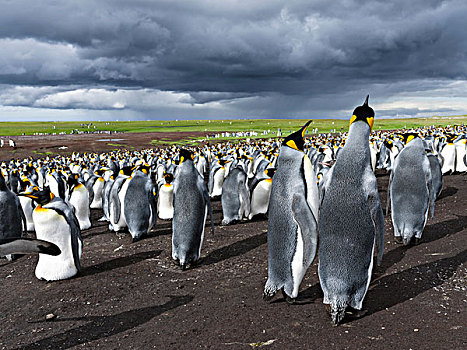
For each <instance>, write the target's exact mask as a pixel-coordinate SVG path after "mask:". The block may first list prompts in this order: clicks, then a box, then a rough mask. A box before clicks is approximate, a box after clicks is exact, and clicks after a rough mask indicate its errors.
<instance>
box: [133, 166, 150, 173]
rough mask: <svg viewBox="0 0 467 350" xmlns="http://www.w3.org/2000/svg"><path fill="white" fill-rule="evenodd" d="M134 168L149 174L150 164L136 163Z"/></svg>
mask: <svg viewBox="0 0 467 350" xmlns="http://www.w3.org/2000/svg"><path fill="white" fill-rule="evenodd" d="M135 169H137V170H140V171H142V172H143V173H145V174H146V175H147V174H149V170H150V169H151V166H150V165H149V164H146V163H142V164H140V165H138V166H137V167H136V168H135Z"/></svg>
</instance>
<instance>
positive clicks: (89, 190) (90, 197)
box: [84, 175, 97, 205]
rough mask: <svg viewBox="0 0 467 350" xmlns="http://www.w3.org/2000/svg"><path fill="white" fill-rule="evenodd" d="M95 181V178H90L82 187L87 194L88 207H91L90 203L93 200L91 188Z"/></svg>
mask: <svg viewBox="0 0 467 350" xmlns="http://www.w3.org/2000/svg"><path fill="white" fill-rule="evenodd" d="M96 179H97V176H95V175H94V176H91V177H90V178H89V179H88V181H86V184H85V185H84V186H85V187H86V189H87V190H88V193H89V205H91V203H92V201H93V200H94V189H93V188H92V187H93V186H94V182H96Z"/></svg>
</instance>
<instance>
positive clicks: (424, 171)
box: [388, 133, 436, 245]
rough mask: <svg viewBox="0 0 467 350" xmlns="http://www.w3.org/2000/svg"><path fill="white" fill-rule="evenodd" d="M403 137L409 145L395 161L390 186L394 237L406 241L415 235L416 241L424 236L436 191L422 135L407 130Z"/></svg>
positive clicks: (400, 241)
mask: <svg viewBox="0 0 467 350" xmlns="http://www.w3.org/2000/svg"><path fill="white" fill-rule="evenodd" d="M404 141H405V142H406V146H405V147H404V149H403V150H402V151H401V152H400V153H399V156H398V157H397V158H396V160H395V162H394V168H393V170H392V172H391V175H390V177H389V186H388V187H389V194H390V196H391V218H392V224H393V226H394V237H395V240H396V242H398V243H404V245H407V244H409V243H410V242H411V241H412V238H413V237H414V236H415V240H414V243H415V244H417V243H418V242H419V240H420V238H421V237H422V233H423V229H424V228H425V224H426V220H427V218H428V210H429V209H431V215H432V217H433V209H434V202H435V199H436V194H435V193H434V191H433V184H432V176H431V166H430V161H429V160H428V157H427V156H426V152H425V146H424V144H423V141H422V139H420V138H419V137H418V136H417V135H416V134H413V133H406V134H404Z"/></svg>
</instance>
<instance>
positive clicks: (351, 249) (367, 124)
mask: <svg viewBox="0 0 467 350" xmlns="http://www.w3.org/2000/svg"><path fill="white" fill-rule="evenodd" d="M374 115H375V113H374V111H373V109H372V108H371V107H369V106H368V96H367V98H366V100H365V103H364V104H363V105H362V106H359V107H357V108H355V110H354V112H353V115H352V118H351V119H350V128H349V135H348V139H347V142H346V144H345V146H344V148H343V149H342V150H341V151H340V152H339V156H338V158H337V160H336V163H335V164H334V166H333V168H332V169H331V170H330V173H329V174H328V175H327V176H326V181H325V183H324V186H323V194H322V202H321V207H320V212H319V241H320V243H319V251H318V255H319V266H318V273H319V279H320V283H321V288H322V289H323V292H324V299H323V302H324V304H328V305H329V306H330V314H331V319H332V321H333V322H334V324H335V325H337V324H339V323H340V322H341V321H342V319H343V318H344V315H345V311H346V309H347V308H348V307H351V308H353V309H356V310H361V308H362V302H363V299H364V297H365V294H366V292H367V290H368V286H369V284H370V277H371V272H372V269H373V252H374V247H375V242H376V245H377V248H378V265H380V263H381V260H382V257H383V244H384V216H383V210H382V208H381V202H380V200H379V196H378V187H377V183H376V177H375V175H374V173H373V171H372V168H371V159H370V157H371V156H370V147H369V136H370V132H371V129H372V127H373V121H374Z"/></svg>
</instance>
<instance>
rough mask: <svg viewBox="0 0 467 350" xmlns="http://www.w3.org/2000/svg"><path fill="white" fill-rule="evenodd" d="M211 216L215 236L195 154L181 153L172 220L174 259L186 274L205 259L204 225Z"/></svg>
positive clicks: (207, 199) (212, 227)
mask: <svg viewBox="0 0 467 350" xmlns="http://www.w3.org/2000/svg"><path fill="white" fill-rule="evenodd" d="M208 212H209V214H210V219H211V230H212V232H213V233H214V222H213V217H212V208H211V201H210V200H209V193H208V190H207V188H206V184H205V183H204V180H203V178H202V177H201V175H200V174H199V172H198V170H196V168H195V166H194V163H193V153H192V152H191V151H189V150H186V149H181V150H180V163H179V166H178V170H177V176H176V178H175V181H174V216H173V220H172V258H173V259H174V260H175V261H177V260H178V261H179V263H180V266H181V268H182V270H185V268H186V265H187V264H193V263H196V261H197V260H198V259H199V257H200V255H201V246H202V243H203V239H204V225H205V222H206V217H207V214H208Z"/></svg>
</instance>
